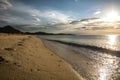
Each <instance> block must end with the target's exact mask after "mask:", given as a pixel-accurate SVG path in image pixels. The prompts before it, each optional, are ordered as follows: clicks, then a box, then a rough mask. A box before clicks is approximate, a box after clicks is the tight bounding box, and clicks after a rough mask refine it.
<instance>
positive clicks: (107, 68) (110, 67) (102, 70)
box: [98, 35, 118, 80]
mask: <svg viewBox="0 0 120 80" xmlns="http://www.w3.org/2000/svg"><path fill="white" fill-rule="evenodd" d="M117 37H118V36H117V35H109V36H108V45H109V48H110V49H111V50H115V49H116V47H115V45H116V44H117ZM101 62H102V65H101V66H100V67H99V70H98V72H99V80H114V79H112V75H113V74H115V71H116V69H117V68H118V61H117V57H115V56H111V55H103V58H102V60H101Z"/></svg>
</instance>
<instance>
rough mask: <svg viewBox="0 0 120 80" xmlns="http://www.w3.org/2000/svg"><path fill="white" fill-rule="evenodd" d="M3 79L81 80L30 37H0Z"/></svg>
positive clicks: (62, 62) (69, 67)
mask: <svg viewBox="0 0 120 80" xmlns="http://www.w3.org/2000/svg"><path fill="white" fill-rule="evenodd" d="M0 79H1V80H82V78H81V77H80V76H79V75H78V74H77V72H76V71H74V69H73V68H72V66H71V65H69V64H68V63H67V62H65V61H64V60H63V59H61V58H60V57H58V56H57V55H56V54H54V53H53V52H51V51H50V50H49V49H48V48H46V47H45V45H44V44H43V42H42V41H41V40H40V39H38V38H36V37H34V36H30V35H8V34H0Z"/></svg>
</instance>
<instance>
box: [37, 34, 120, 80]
mask: <svg viewBox="0 0 120 80" xmlns="http://www.w3.org/2000/svg"><path fill="white" fill-rule="evenodd" d="M39 37H40V38H42V39H44V41H45V43H46V46H47V47H48V48H50V49H51V50H52V51H53V52H55V53H56V54H57V55H58V56H60V57H61V58H63V59H64V60H66V61H67V62H68V63H70V64H71V65H72V66H73V68H74V69H75V70H76V71H77V72H78V73H79V74H80V75H81V76H82V77H83V78H84V79H85V80H120V36H119V35H40V36H39ZM66 75H67V74H66Z"/></svg>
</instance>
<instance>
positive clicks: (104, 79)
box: [99, 55, 117, 80]
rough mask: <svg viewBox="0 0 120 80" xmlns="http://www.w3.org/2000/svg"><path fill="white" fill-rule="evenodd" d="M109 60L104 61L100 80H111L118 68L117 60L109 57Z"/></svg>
mask: <svg viewBox="0 0 120 80" xmlns="http://www.w3.org/2000/svg"><path fill="white" fill-rule="evenodd" d="M104 56H107V58H105V59H102V62H103V64H102V65H101V66H100V67H99V75H100V76H99V80H110V79H111V75H112V74H113V72H114V71H115V69H116V68H117V63H116V58H115V57H113V56H109V55H104Z"/></svg>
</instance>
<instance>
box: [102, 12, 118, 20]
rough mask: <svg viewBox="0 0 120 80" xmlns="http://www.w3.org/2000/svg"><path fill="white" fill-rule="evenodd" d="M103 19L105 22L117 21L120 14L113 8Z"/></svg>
mask: <svg viewBox="0 0 120 80" xmlns="http://www.w3.org/2000/svg"><path fill="white" fill-rule="evenodd" d="M102 19H103V21H105V22H116V21H118V20H120V16H119V14H118V12H117V11H114V10H112V11H110V12H108V13H107V14H106V15H105V16H104V17H103V18H102Z"/></svg>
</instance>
